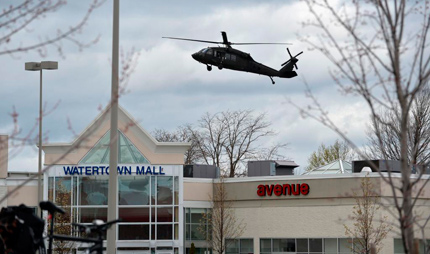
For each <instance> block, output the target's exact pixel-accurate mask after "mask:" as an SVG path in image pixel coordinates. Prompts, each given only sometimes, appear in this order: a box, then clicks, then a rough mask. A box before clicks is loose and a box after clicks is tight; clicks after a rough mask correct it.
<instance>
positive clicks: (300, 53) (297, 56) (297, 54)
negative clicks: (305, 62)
mask: <svg viewBox="0 0 430 254" xmlns="http://www.w3.org/2000/svg"><path fill="white" fill-rule="evenodd" d="M301 54H303V51H302V52H300V53H298V54H297V55H295V56H294V58H296V57H298V56H300V55H301Z"/></svg>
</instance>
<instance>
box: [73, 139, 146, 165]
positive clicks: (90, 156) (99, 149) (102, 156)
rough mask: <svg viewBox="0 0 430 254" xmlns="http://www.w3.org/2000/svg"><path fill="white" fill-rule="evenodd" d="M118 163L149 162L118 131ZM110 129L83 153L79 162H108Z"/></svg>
mask: <svg viewBox="0 0 430 254" xmlns="http://www.w3.org/2000/svg"><path fill="white" fill-rule="evenodd" d="M118 136H119V140H118V141H119V142H118V163H141V164H149V161H148V160H147V159H146V158H145V157H144V156H143V155H142V153H141V152H140V151H139V150H137V148H136V147H135V146H134V145H133V143H131V141H130V140H129V139H128V138H127V137H126V136H125V135H124V134H123V133H122V132H120V131H118ZM109 145H110V131H108V132H106V134H105V135H104V136H103V137H102V138H101V139H100V140H99V141H98V142H97V144H96V145H95V146H94V147H93V148H92V149H91V150H90V151H89V152H88V153H87V155H85V157H84V158H83V159H82V160H81V161H80V164H81V163H82V164H100V163H102V164H108V163H109V152H110V149H109Z"/></svg>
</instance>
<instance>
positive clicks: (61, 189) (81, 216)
mask: <svg viewBox="0 0 430 254" xmlns="http://www.w3.org/2000/svg"><path fill="white" fill-rule="evenodd" d="M118 178H119V179H118V217H119V218H121V219H122V222H121V223H119V224H118V240H178V239H179V234H178V233H179V198H178V197H179V193H178V192H179V177H178V176H152V175H136V176H119V177H118ZM48 198H49V199H50V200H55V203H56V204H58V205H60V206H61V207H63V208H65V210H66V211H67V215H66V216H67V218H68V220H69V221H70V223H74V222H75V223H91V222H92V221H93V220H94V219H101V220H104V221H106V220H107V202H108V178H107V176H106V177H77V176H70V177H56V176H54V177H49V178H48Z"/></svg>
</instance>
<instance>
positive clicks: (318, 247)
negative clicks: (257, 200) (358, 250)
mask: <svg viewBox="0 0 430 254" xmlns="http://www.w3.org/2000/svg"><path fill="white" fill-rule="evenodd" d="M275 252H276V253H301V254H307V253H309V254H310V253H332V254H336V253H339V254H340V253H342V254H346V253H353V239H351V238H267V239H260V253H261V254H270V253H275Z"/></svg>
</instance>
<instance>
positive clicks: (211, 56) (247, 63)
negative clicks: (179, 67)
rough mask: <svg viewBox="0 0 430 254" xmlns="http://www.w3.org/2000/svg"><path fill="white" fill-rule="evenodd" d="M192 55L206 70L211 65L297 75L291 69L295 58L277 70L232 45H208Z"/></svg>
mask: <svg viewBox="0 0 430 254" xmlns="http://www.w3.org/2000/svg"><path fill="white" fill-rule="evenodd" d="M192 57H193V58H194V60H196V61H198V62H200V63H202V64H205V65H206V66H208V67H207V68H208V70H211V69H212V68H211V66H217V67H218V68H219V69H223V68H225V69H230V70H236V71H245V72H251V73H256V74H260V75H265V76H269V77H281V78H292V77H295V76H297V73H296V72H295V71H293V66H294V63H295V62H296V61H297V60H296V61H292V62H290V63H288V64H287V65H285V66H284V67H283V68H282V69H280V70H279V71H278V70H275V69H273V68H270V67H268V66H266V65H264V64H261V63H259V62H256V61H255V60H254V59H253V58H252V57H251V55H250V54H248V53H245V52H243V51H240V50H237V49H234V48H232V47H225V48H224V47H208V48H204V49H202V50H200V51H198V52H196V53H194V54H192Z"/></svg>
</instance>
